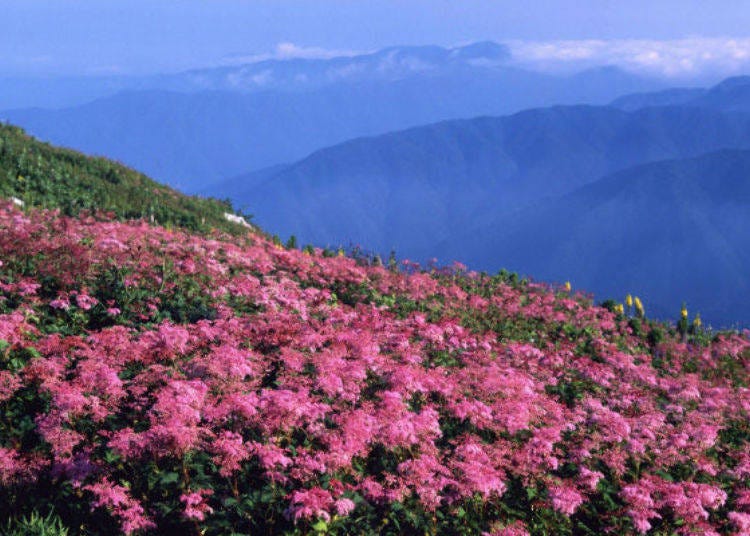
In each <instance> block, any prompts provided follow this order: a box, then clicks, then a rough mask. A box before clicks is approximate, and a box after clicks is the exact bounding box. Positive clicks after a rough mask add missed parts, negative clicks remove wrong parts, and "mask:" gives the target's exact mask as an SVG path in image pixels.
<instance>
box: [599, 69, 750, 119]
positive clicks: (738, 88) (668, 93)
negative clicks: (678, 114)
mask: <svg viewBox="0 0 750 536" xmlns="http://www.w3.org/2000/svg"><path fill="white" fill-rule="evenodd" d="M611 105H612V106H614V107H616V108H620V109H622V110H628V111H632V110H637V109H639V108H646V107H648V106H696V107H701V108H711V109H714V110H723V111H726V112H750V76H735V77H732V78H727V79H726V80H724V81H722V82H720V83H719V84H716V85H715V86H713V87H710V88H673V89H666V90H662V91H655V92H645V93H633V94H630V95H624V96H622V97H618V98H617V99H615V100H614V101H612V103H611Z"/></svg>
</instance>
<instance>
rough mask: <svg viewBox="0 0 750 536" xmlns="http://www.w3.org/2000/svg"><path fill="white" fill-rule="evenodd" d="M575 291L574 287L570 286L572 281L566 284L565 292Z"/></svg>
mask: <svg viewBox="0 0 750 536" xmlns="http://www.w3.org/2000/svg"><path fill="white" fill-rule="evenodd" d="M572 289H573V287H572V285H571V284H570V281H566V282H565V292H570V291H571V290H572Z"/></svg>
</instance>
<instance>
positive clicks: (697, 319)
mask: <svg viewBox="0 0 750 536" xmlns="http://www.w3.org/2000/svg"><path fill="white" fill-rule="evenodd" d="M701 325H703V322H701V314H700V313H697V314H696V315H695V318H694V319H693V327H695V328H696V329H697V328H699V327H701Z"/></svg>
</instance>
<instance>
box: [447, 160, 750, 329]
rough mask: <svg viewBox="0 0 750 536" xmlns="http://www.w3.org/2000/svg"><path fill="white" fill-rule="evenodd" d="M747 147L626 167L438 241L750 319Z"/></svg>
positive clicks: (455, 250) (463, 253)
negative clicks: (576, 188) (570, 191)
mask: <svg viewBox="0 0 750 536" xmlns="http://www.w3.org/2000/svg"><path fill="white" fill-rule="evenodd" d="M749 231H750V151H739V150H724V151H719V152H715V153H710V154H706V155H702V156H698V157H695V158H687V159H679V160H666V161H661V162H655V163H650V164H645V165H642V166H637V167H633V168H629V169H627V170H624V171H621V172H618V173H615V174H613V175H610V176H607V177H605V178H603V179H600V180H598V181H596V182H595V183H593V184H590V185H587V186H584V187H583V188H580V189H578V190H576V191H574V192H572V193H570V194H568V195H566V196H562V197H558V198H554V199H548V200H544V201H541V202H539V203H537V204H534V205H532V206H529V207H527V208H525V209H523V210H521V211H517V212H512V213H505V214H502V215H500V216H499V217H498V218H497V219H496V220H495V221H493V222H492V223H490V224H486V225H482V226H480V227H478V228H476V229H473V230H470V231H466V230H463V231H461V232H459V233H456V234H455V235H453V236H451V237H450V238H449V239H448V240H446V241H445V242H444V243H441V244H439V245H438V246H437V248H436V249H437V250H439V251H440V252H441V253H442V254H443V255H446V258H457V259H461V260H462V262H465V263H466V264H468V265H469V266H472V267H474V268H476V269H487V270H490V271H496V270H497V268H498V266H499V265H502V266H505V267H506V268H509V269H511V270H519V271H522V272H523V273H525V274H533V276H534V278H535V279H537V280H541V281H565V280H569V279H571V280H573V281H574V282H575V284H576V285H577V286H580V287H582V288H588V289H592V290H594V291H595V292H596V294H597V295H598V296H599V297H602V298H603V297H614V298H618V299H620V300H622V297H623V296H624V293H625V292H636V293H638V294H639V295H640V296H641V297H643V298H644V300H645V302H646V307H647V308H649V309H650V314H652V315H654V316H657V317H661V318H669V317H672V318H675V317H676V316H677V312H678V309H679V306H680V304H681V303H682V301H683V300H684V301H687V304H688V306H689V307H690V310H691V311H693V312H695V311H700V312H701V313H702V315H703V317H704V318H707V319H709V321H711V322H713V323H715V324H719V325H724V326H727V325H731V324H733V323H735V322H740V323H742V324H744V325H745V326H748V325H750V232H749Z"/></svg>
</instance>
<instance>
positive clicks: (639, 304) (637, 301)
mask: <svg viewBox="0 0 750 536" xmlns="http://www.w3.org/2000/svg"><path fill="white" fill-rule="evenodd" d="M633 305H635V313H636V314H637V315H638V316H639V317H640V318H644V317H645V316H646V310H645V309H644V308H643V302H641V299H640V298H639V297H638V296H636V297H635V298H633Z"/></svg>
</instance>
